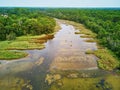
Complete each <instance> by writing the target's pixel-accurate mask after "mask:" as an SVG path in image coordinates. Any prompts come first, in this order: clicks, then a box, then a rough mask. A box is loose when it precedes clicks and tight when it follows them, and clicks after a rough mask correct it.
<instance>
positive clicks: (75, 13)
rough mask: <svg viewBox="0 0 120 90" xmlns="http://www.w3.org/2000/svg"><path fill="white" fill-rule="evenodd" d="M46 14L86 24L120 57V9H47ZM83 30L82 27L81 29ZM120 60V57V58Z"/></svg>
mask: <svg viewBox="0 0 120 90" xmlns="http://www.w3.org/2000/svg"><path fill="white" fill-rule="evenodd" d="M44 13H45V14H46V15H49V16H52V17H57V18H60V19H66V20H72V21H75V22H78V23H82V24H84V25H85V26H86V27H87V28H89V29H90V30H91V31H93V32H95V33H96V34H97V38H98V39H99V41H100V44H102V45H104V46H105V47H107V48H109V49H110V50H112V51H113V52H114V53H115V54H116V55H117V56H118V57H120V37H119V36H120V20H119V19H120V15H119V14H120V10H119V9H65V8H63V9H62V8H61V9H60V8H59V9H46V12H44ZM81 30H82V29H81ZM119 60H120V59H119Z"/></svg>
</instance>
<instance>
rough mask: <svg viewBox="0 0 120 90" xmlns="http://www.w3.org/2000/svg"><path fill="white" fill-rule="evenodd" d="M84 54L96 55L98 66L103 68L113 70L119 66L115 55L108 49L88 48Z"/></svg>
mask: <svg viewBox="0 0 120 90" xmlns="http://www.w3.org/2000/svg"><path fill="white" fill-rule="evenodd" d="M86 54H94V55H96V56H97V57H98V58H99V60H98V66H99V67H100V68H101V69H104V70H113V69H115V68H117V67H118V66H119V62H118V60H117V58H116V56H114V55H113V53H112V52H110V51H109V50H108V49H105V48H103V49H98V50H96V51H91V50H88V51H86Z"/></svg>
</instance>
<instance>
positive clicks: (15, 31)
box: [0, 8, 56, 40]
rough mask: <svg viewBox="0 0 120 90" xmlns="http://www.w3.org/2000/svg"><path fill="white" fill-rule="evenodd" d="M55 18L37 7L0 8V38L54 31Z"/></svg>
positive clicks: (8, 38) (9, 38)
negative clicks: (44, 13)
mask: <svg viewBox="0 0 120 90" xmlns="http://www.w3.org/2000/svg"><path fill="white" fill-rule="evenodd" d="M55 24H56V23H55V20H54V19H53V18H50V17H48V16H46V15H43V14H42V13H41V12H40V10H39V9H32V8H0V40H13V39H15V38H16V36H21V35H27V34H31V35H39V34H48V33H52V32H54V27H55Z"/></svg>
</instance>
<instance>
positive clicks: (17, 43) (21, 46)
mask: <svg viewBox="0 0 120 90" xmlns="http://www.w3.org/2000/svg"><path fill="white" fill-rule="evenodd" d="M59 29H60V26H59V24H58V22H57V21H56V26H55V29H54V33H50V34H42V35H35V36H33V35H26V36H20V37H17V38H16V39H15V40H12V41H0V60H14V59H19V58H24V57H26V56H27V55H28V54H27V53H26V52H24V51H23V50H34V49H39V50H40V49H43V48H45V45H44V43H45V42H47V40H49V39H53V38H54V34H55V32H57V31H58V30H59ZM14 50H16V51H14Z"/></svg>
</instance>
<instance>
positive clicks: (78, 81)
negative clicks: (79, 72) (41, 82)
mask: <svg viewBox="0 0 120 90" xmlns="http://www.w3.org/2000/svg"><path fill="white" fill-rule="evenodd" d="M119 82H120V79H119V77H115V76H113V75H111V76H106V78H105V79H103V78H102V77H97V78H72V79H71V78H66V77H64V78H62V79H61V80H59V81H58V82H56V83H53V84H52V86H51V87H50V89H49V90H112V89H113V90H119V88H120V85H119ZM59 83H62V84H61V86H60V85H59Z"/></svg>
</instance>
